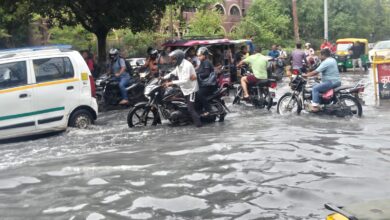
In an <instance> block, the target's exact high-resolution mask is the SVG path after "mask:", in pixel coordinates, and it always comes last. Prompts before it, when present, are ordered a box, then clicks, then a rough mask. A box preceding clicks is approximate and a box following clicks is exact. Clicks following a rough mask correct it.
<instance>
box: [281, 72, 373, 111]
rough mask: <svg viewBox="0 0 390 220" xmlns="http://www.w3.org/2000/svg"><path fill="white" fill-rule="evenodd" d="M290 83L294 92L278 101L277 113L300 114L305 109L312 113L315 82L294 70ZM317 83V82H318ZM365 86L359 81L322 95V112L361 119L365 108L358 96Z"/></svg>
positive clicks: (288, 93)
mask: <svg viewBox="0 0 390 220" xmlns="http://www.w3.org/2000/svg"><path fill="white" fill-rule="evenodd" d="M293 75H296V76H295V77H293V79H292V80H291V82H290V88H291V90H292V92H287V93H286V94H284V95H283V96H282V97H281V98H280V99H279V101H278V105H277V112H278V113H279V114H281V115H288V114H291V113H296V114H300V113H301V111H302V110H303V109H305V110H306V111H310V109H309V106H310V105H309V103H311V100H312V87H313V82H312V81H310V80H307V79H305V78H303V77H302V72H300V71H299V70H293ZM316 82H317V81H316ZM364 88H365V85H364V84H363V83H362V81H359V82H358V83H357V84H356V85H355V86H340V87H337V88H334V89H330V90H328V91H326V92H325V93H323V94H321V96H320V97H321V102H320V104H321V105H323V108H322V109H321V110H320V112H322V113H325V114H328V115H336V116H338V117H346V116H356V117H361V116H362V114H363V108H362V105H361V104H360V101H359V100H358V99H357V98H356V97H355V96H356V94H359V93H362V92H364Z"/></svg>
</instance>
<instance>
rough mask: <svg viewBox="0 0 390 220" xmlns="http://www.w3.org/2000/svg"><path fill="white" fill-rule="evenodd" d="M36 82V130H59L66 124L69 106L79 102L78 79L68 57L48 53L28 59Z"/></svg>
mask: <svg viewBox="0 0 390 220" xmlns="http://www.w3.org/2000/svg"><path fill="white" fill-rule="evenodd" d="M32 64H33V69H34V75H35V81H36V86H35V88H34V100H33V102H34V103H33V108H34V111H39V112H41V114H39V115H37V128H38V130H62V129H65V128H66V127H67V118H68V115H67V114H68V112H69V111H70V108H73V106H76V105H77V104H78V102H79V90H80V86H79V84H80V79H78V78H75V72H74V68H73V65H72V62H71V60H70V58H69V57H65V56H64V57H49V58H40V59H33V60H32Z"/></svg>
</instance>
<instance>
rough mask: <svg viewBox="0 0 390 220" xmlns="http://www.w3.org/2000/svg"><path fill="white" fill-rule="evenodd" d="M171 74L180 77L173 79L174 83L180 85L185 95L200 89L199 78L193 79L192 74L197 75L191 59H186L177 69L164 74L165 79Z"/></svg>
mask: <svg viewBox="0 0 390 220" xmlns="http://www.w3.org/2000/svg"><path fill="white" fill-rule="evenodd" d="M171 75H174V76H177V77H178V78H179V80H173V81H172V83H173V84H176V85H178V86H180V89H181V91H182V92H183V95H185V96H187V95H190V94H191V93H194V92H197V91H198V90H199V86H198V80H191V75H195V76H196V72H195V68H194V66H193V65H192V63H191V62H190V61H188V60H185V59H184V60H183V61H182V62H181V64H180V65H179V66H177V67H176V68H175V70H173V71H172V72H170V73H169V74H168V75H166V76H164V79H169V78H170V77H171Z"/></svg>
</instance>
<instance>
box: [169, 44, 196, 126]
mask: <svg viewBox="0 0 390 220" xmlns="http://www.w3.org/2000/svg"><path fill="white" fill-rule="evenodd" d="M169 57H170V58H171V61H172V64H173V65H174V66H175V69H174V70H173V71H172V72H171V73H169V74H167V75H166V76H164V79H170V78H171V77H172V76H177V77H178V80H173V81H171V82H168V83H166V86H172V85H173V84H175V85H178V86H180V89H181V91H182V93H183V95H184V96H185V98H186V101H187V108H188V112H189V113H190V115H191V118H192V120H193V122H194V124H195V125H196V127H201V126H202V122H201V121H200V116H199V114H198V113H197V112H196V110H195V94H196V92H197V91H198V90H199V85H198V81H197V77H196V72H195V68H194V66H193V65H192V63H191V62H190V61H188V60H186V59H184V58H185V54H184V52H183V51H182V50H174V51H173V52H171V53H170V54H169Z"/></svg>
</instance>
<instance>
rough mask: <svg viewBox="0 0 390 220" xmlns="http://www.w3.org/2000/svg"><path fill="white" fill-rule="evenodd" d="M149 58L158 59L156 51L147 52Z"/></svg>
mask: <svg viewBox="0 0 390 220" xmlns="http://www.w3.org/2000/svg"><path fill="white" fill-rule="evenodd" d="M149 57H150V58H152V59H156V58H157V57H158V50H156V49H152V50H151V51H150V52H149Z"/></svg>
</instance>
